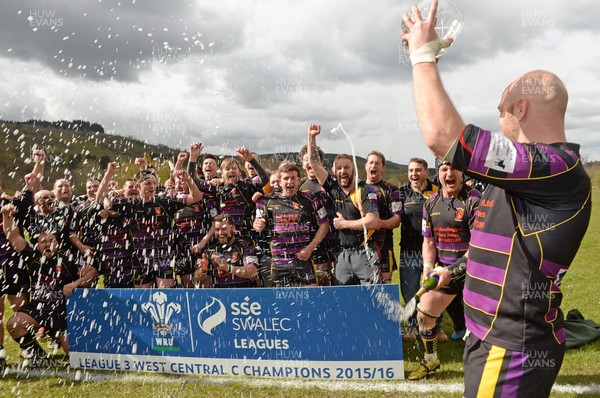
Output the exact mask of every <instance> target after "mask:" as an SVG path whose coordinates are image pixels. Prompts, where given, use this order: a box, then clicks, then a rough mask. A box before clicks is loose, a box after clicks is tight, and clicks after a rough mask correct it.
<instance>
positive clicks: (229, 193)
mask: <svg viewBox="0 0 600 398" xmlns="http://www.w3.org/2000/svg"><path fill="white" fill-rule="evenodd" d="M256 192H260V187H259V186H258V185H257V184H253V183H249V182H247V181H240V182H238V183H237V184H234V185H224V186H220V187H219V188H218V190H217V196H216V197H217V202H218V206H219V214H225V215H227V216H228V217H229V218H230V219H231V220H232V221H233V223H234V224H235V227H236V229H237V230H238V231H239V232H240V233H241V235H242V237H244V238H249V237H250V235H249V233H250V231H251V230H252V213H254V210H255V209H256V205H255V204H254V202H253V201H252V196H253V195H254V193H256Z"/></svg>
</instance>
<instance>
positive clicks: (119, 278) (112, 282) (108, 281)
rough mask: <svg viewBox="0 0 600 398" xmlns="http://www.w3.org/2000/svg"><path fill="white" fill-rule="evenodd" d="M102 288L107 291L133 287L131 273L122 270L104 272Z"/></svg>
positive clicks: (130, 271)
mask: <svg viewBox="0 0 600 398" xmlns="http://www.w3.org/2000/svg"><path fill="white" fill-rule="evenodd" d="M104 271H105V272H104V287H105V288H108V289H127V288H132V287H133V271H132V270H128V271H124V270H123V269H111V270H110V271H111V272H107V271H106V269H105V270H104Z"/></svg>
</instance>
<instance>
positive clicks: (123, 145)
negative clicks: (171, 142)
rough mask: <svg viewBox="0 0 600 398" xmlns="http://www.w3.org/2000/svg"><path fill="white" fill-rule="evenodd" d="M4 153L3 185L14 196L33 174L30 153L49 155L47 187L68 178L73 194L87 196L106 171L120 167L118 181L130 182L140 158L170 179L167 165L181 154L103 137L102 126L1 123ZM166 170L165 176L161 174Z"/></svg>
mask: <svg viewBox="0 0 600 398" xmlns="http://www.w3.org/2000/svg"><path fill="white" fill-rule="evenodd" d="M0 128H1V129H2V135H3V137H4V141H3V145H4V150H3V153H2V154H1V155H0V184H1V185H2V188H3V189H4V190H5V191H7V192H9V193H12V192H14V191H15V190H16V189H20V188H21V187H22V186H23V176H24V175H25V174H27V173H28V172H30V171H31V169H32V168H33V163H32V162H31V152H32V150H33V149H35V148H38V149H43V150H44V151H45V152H46V163H45V176H46V178H45V181H46V182H45V183H44V185H43V186H44V187H48V186H49V183H48V181H50V182H52V181H55V180H56V179H58V178H68V179H69V180H71V182H72V183H73V186H74V187H75V194H77V195H80V194H83V193H84V192H83V187H84V185H85V181H86V179H88V178H92V177H94V178H101V177H102V175H103V173H104V170H105V169H106V165H107V164H108V162H111V161H118V162H119V163H120V164H121V165H122V168H121V170H120V171H119V174H118V175H117V177H118V179H124V178H125V177H127V178H128V177H131V176H132V175H133V174H134V173H135V172H136V168H135V166H134V165H133V161H134V160H135V158H136V157H142V156H143V157H146V159H148V161H149V162H151V163H155V164H157V166H158V169H159V171H161V178H163V177H164V176H163V175H162V173H165V172H166V173H167V174H168V173H169V171H168V168H167V167H160V165H163V164H164V165H166V163H167V162H168V160H171V161H172V160H174V159H175V157H176V156H177V153H178V152H179V151H178V150H175V149H171V148H168V147H166V146H162V145H150V144H146V143H144V142H142V141H140V140H136V139H133V138H128V137H121V136H117V135H111V134H106V133H104V129H103V128H102V126H100V125H98V124H89V123H86V122H55V123H49V122H39V121H28V122H9V121H0ZM163 170H164V171H163Z"/></svg>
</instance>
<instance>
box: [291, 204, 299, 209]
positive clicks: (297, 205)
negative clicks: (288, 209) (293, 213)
mask: <svg viewBox="0 0 600 398" xmlns="http://www.w3.org/2000/svg"><path fill="white" fill-rule="evenodd" d="M292 207H293V208H294V209H299V208H300V204H299V203H296V202H293V203H292Z"/></svg>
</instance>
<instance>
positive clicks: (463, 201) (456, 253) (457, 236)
mask: <svg viewBox="0 0 600 398" xmlns="http://www.w3.org/2000/svg"><path fill="white" fill-rule="evenodd" d="M480 198H481V193H479V191H478V190H476V189H472V188H469V187H468V186H466V185H463V187H462V189H461V190H460V192H459V193H458V196H457V197H455V198H446V197H444V194H443V193H442V190H439V191H437V192H436V193H434V194H433V195H431V197H430V198H429V199H428V200H427V201H426V202H425V205H424V206H423V227H422V234H423V236H425V237H432V238H433V239H434V241H435V248H436V251H437V259H438V261H439V262H440V263H442V264H444V265H450V264H452V263H454V262H455V261H456V260H458V259H459V258H461V257H462V256H464V254H465V253H466V252H467V250H469V239H470V238H471V230H470V228H471V224H472V222H473V219H474V217H475V213H476V209H477V206H478V205H479V200H480Z"/></svg>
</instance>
